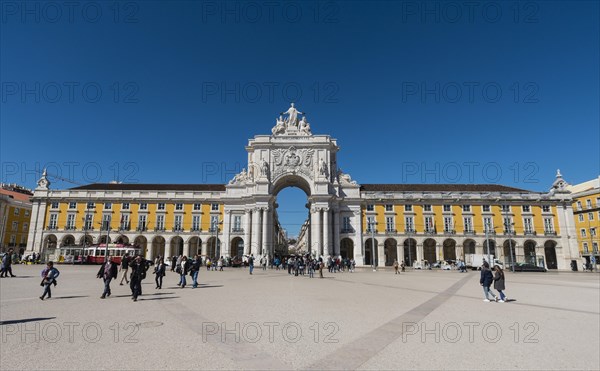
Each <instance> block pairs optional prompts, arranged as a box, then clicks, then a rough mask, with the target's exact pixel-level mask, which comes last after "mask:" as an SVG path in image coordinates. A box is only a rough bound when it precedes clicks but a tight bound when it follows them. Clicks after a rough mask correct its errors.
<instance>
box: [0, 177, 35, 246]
mask: <svg viewBox="0 0 600 371" xmlns="http://www.w3.org/2000/svg"><path fill="white" fill-rule="evenodd" d="M31 196H33V193H32V192H31V191H30V190H28V189H26V188H23V187H20V186H18V185H16V184H4V183H1V184H0V251H2V252H5V251H7V250H8V249H9V248H11V247H12V248H14V250H15V252H17V253H18V254H23V252H24V251H25V247H27V236H28V233H29V226H30V219H31V201H30V198H31Z"/></svg>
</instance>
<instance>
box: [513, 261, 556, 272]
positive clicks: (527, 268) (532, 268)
mask: <svg viewBox="0 0 600 371" xmlns="http://www.w3.org/2000/svg"><path fill="white" fill-rule="evenodd" d="M508 269H511V267H510V266H509V267H508ZM514 271H515V272H547V271H548V270H547V269H546V268H544V267H538V266H537V265H535V264H531V263H516V264H514Z"/></svg>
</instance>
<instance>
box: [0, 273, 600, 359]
mask: <svg viewBox="0 0 600 371" xmlns="http://www.w3.org/2000/svg"><path fill="white" fill-rule="evenodd" d="M57 267H58V269H59V270H60V271H61V276H60V277H59V284H58V286H57V287H56V288H54V289H53V297H52V299H50V300H45V301H40V300H39V299H38V297H39V296H40V295H41V292H42V288H41V287H40V286H39V282H40V278H39V272H40V270H41V269H42V266H41V265H39V266H15V267H14V272H15V274H17V275H18V277H17V278H7V279H4V278H3V279H0V321H1V324H0V335H1V339H0V368H1V369H2V370H9V369H70V370H74V369H86V370H89V369H132V370H134V369H152V370H158V369H172V370H175V369H177V370H180V369H369V370H375V369H423V370H425V369H426V370H430V369H457V370H458V369H461V370H464V369H473V370H479V369H502V370H505V369H536V370H548V369H589V370H597V369H600V351H599V349H600V340H599V339H600V275H598V274H596V273H581V272H579V273H570V272H561V273H556V272H552V273H510V272H508V273H507V274H506V280H507V290H506V294H507V295H508V297H509V298H510V299H511V300H512V301H510V302H508V303H485V302H483V301H482V299H483V292H482V290H481V287H480V286H479V274H478V273H477V272H469V273H466V274H461V273H458V272H456V271H410V272H406V273H403V274H401V275H399V276H395V275H394V274H393V272H391V271H389V270H386V271H379V272H372V271H370V270H364V271H357V272H356V273H338V274H329V273H327V272H325V275H326V278H325V279H318V278H314V279H309V278H308V277H293V276H289V275H288V274H287V272H283V271H275V270H268V271H266V272H265V271H262V270H260V269H257V270H255V274H254V275H252V276H250V275H248V272H247V270H246V269H238V268H229V269H227V268H226V270H225V271H224V272H207V271H206V270H205V269H203V270H202V271H201V272H200V282H201V284H202V285H201V287H200V288H198V289H192V288H191V287H190V288H188V287H186V288H185V289H181V288H179V287H177V286H176V283H177V282H178V277H179V276H178V275H177V274H175V273H172V272H167V276H166V277H165V282H164V284H163V289H162V290H155V289H154V286H155V285H154V280H153V278H154V277H153V276H152V275H149V276H148V278H147V279H146V280H145V281H144V285H143V290H144V294H143V296H142V297H141V298H140V300H138V302H132V301H131V300H130V297H129V295H130V291H129V288H128V286H119V285H118V283H116V284H115V283H113V284H112V292H113V294H112V296H111V297H110V298H108V299H105V300H101V299H100V298H99V296H100V294H101V293H102V287H103V285H102V282H101V280H99V279H96V278H95V274H96V272H97V269H98V267H96V266H62V265H58V266H57ZM188 282H189V278H188Z"/></svg>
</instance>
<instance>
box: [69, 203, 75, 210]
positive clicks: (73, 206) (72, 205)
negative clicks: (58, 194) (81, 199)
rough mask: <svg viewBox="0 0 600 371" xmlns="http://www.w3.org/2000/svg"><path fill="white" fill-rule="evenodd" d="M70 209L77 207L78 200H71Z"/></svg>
mask: <svg viewBox="0 0 600 371" xmlns="http://www.w3.org/2000/svg"><path fill="white" fill-rule="evenodd" d="M69 209H71V210H73V209H77V202H69Z"/></svg>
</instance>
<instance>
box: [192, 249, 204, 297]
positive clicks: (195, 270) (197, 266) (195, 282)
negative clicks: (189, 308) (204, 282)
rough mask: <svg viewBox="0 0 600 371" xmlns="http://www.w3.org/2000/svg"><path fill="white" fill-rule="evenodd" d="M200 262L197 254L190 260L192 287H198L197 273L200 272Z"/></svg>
mask: <svg viewBox="0 0 600 371" xmlns="http://www.w3.org/2000/svg"><path fill="white" fill-rule="evenodd" d="M201 264H202V261H201V260H200V257H199V256H198V255H195V256H194V260H193V261H192V264H191V265H190V271H191V274H192V288H194V289H195V288H196V287H198V273H199V272H200V265H201Z"/></svg>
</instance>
